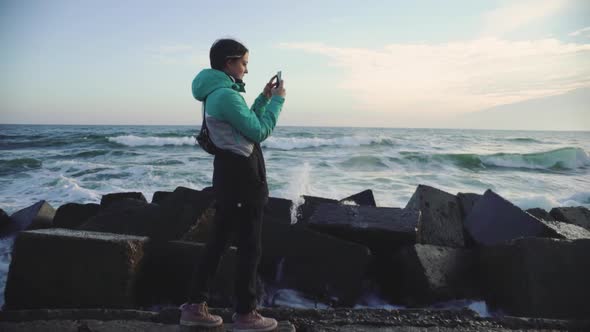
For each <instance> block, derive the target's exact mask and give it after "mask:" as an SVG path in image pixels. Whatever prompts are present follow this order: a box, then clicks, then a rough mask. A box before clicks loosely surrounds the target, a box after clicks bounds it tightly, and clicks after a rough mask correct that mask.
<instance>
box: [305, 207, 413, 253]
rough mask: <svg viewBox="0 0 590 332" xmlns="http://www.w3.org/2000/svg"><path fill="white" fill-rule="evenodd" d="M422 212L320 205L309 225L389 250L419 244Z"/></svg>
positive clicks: (331, 233)
mask: <svg viewBox="0 0 590 332" xmlns="http://www.w3.org/2000/svg"><path fill="white" fill-rule="evenodd" d="M419 222H420V211H418V210H412V209H400V208H385V207H379V208H378V207H371V206H355V205H341V204H335V203H323V204H319V205H318V206H317V207H316V209H315V212H314V214H313V215H312V216H311V218H310V219H309V223H308V225H309V227H311V228H313V229H316V230H318V231H320V232H322V233H326V234H330V235H333V236H335V237H338V238H342V239H345V240H348V241H353V242H356V243H360V244H362V245H365V246H367V247H369V248H370V249H371V251H373V253H388V254H390V253H391V252H392V251H394V250H396V249H398V248H400V247H402V246H404V245H411V244H414V243H416V228H417V227H418V224H419Z"/></svg>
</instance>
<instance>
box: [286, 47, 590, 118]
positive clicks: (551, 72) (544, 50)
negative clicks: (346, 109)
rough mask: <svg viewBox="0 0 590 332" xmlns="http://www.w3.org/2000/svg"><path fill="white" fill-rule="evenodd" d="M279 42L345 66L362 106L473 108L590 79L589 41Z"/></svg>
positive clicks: (436, 110) (344, 85)
mask: <svg viewBox="0 0 590 332" xmlns="http://www.w3.org/2000/svg"><path fill="white" fill-rule="evenodd" d="M280 47H283V48H287V49H293V50H301V51H304V52H308V53H313V54H320V55H323V56H326V57H328V58H329V59H330V62H329V65H330V66H336V67H338V68H341V69H342V70H343V73H344V76H345V79H344V81H343V82H341V83H339V85H338V87H339V88H340V89H344V90H347V91H350V94H351V95H353V96H354V97H355V98H356V100H357V101H358V103H359V105H357V106H359V107H362V108H366V109H370V110H375V111H381V112H386V113H397V114H406V115H408V114H418V113H419V114H431V115H436V114H448V113H461V112H469V111H477V110H481V109H485V108H489V107H493V106H498V105H504V104H511V103H515V102H519V101H524V100H529V99H535V98H540V97H546V96H552V95H559V94H562V93H565V92H568V91H571V90H574V89H577V88H581V87H588V86H590V44H576V43H563V42H561V41H559V40H556V39H541V40H531V41H508V40H503V39H498V38H482V39H477V40H472V41H461V42H450V43H442V44H391V45H386V46H384V47H382V48H380V49H367V48H342V47H334V46H329V45H326V44H323V43H283V44H280Z"/></svg>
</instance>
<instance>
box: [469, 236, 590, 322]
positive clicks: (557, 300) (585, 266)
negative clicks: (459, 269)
mask: <svg viewBox="0 0 590 332" xmlns="http://www.w3.org/2000/svg"><path fill="white" fill-rule="evenodd" d="M589 252H590V240H588V239H583V240H573V241H572V240H559V239H546V238H521V239H516V240H513V241H511V242H509V243H506V244H503V245H498V246H492V247H485V248H482V252H481V257H480V263H481V275H482V278H483V290H484V291H485V292H486V294H485V298H486V303H488V304H489V305H492V306H494V307H496V308H499V309H502V310H503V311H505V312H506V313H508V314H511V315H514V316H526V317H546V318H563V319H570V318H576V319H587V318H588V317H590V306H589V305H588V295H589V294H590V283H588V280H589V279H590V260H589V259H588V253H589Z"/></svg>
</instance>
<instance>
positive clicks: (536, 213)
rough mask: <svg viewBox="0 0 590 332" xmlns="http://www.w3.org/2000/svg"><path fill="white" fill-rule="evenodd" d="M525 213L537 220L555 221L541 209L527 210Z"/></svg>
mask: <svg viewBox="0 0 590 332" xmlns="http://www.w3.org/2000/svg"><path fill="white" fill-rule="evenodd" d="M526 212H527V213H528V214H530V215H532V216H533V217H535V218H537V219H539V220H545V221H555V218H553V217H552V216H551V215H550V214H549V212H547V211H545V210H544V209H541V208H532V209H528V210H526Z"/></svg>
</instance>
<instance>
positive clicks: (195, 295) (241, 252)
mask: <svg viewBox="0 0 590 332" xmlns="http://www.w3.org/2000/svg"><path fill="white" fill-rule="evenodd" d="M215 206H216V212H215V219H214V222H213V223H214V225H213V229H212V233H211V234H209V238H208V241H207V245H206V247H205V252H204V254H203V256H201V259H200V262H199V264H198V266H197V267H196V269H195V270H194V272H193V277H192V281H191V291H190V293H189V299H188V300H189V302H190V303H199V302H203V301H208V299H209V288H210V285H211V280H212V279H213V278H214V277H215V273H216V271H217V268H218V266H219V262H220V260H221V256H222V255H223V253H224V252H225V250H226V248H227V247H228V245H229V240H230V239H231V238H232V237H231V235H232V233H233V232H237V246H238V256H237V263H236V265H237V266H236V276H235V278H236V279H235V296H236V302H237V303H236V312H238V313H240V314H244V313H248V312H250V311H252V310H254V309H256V305H257V300H256V273H257V270H258V262H259V261H260V256H261V254H262V248H261V246H262V245H261V242H260V236H261V230H262V219H263V213H264V203H249V204H240V205H238V204H236V203H231V204H230V203H220V202H217V203H216V205H215Z"/></svg>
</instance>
